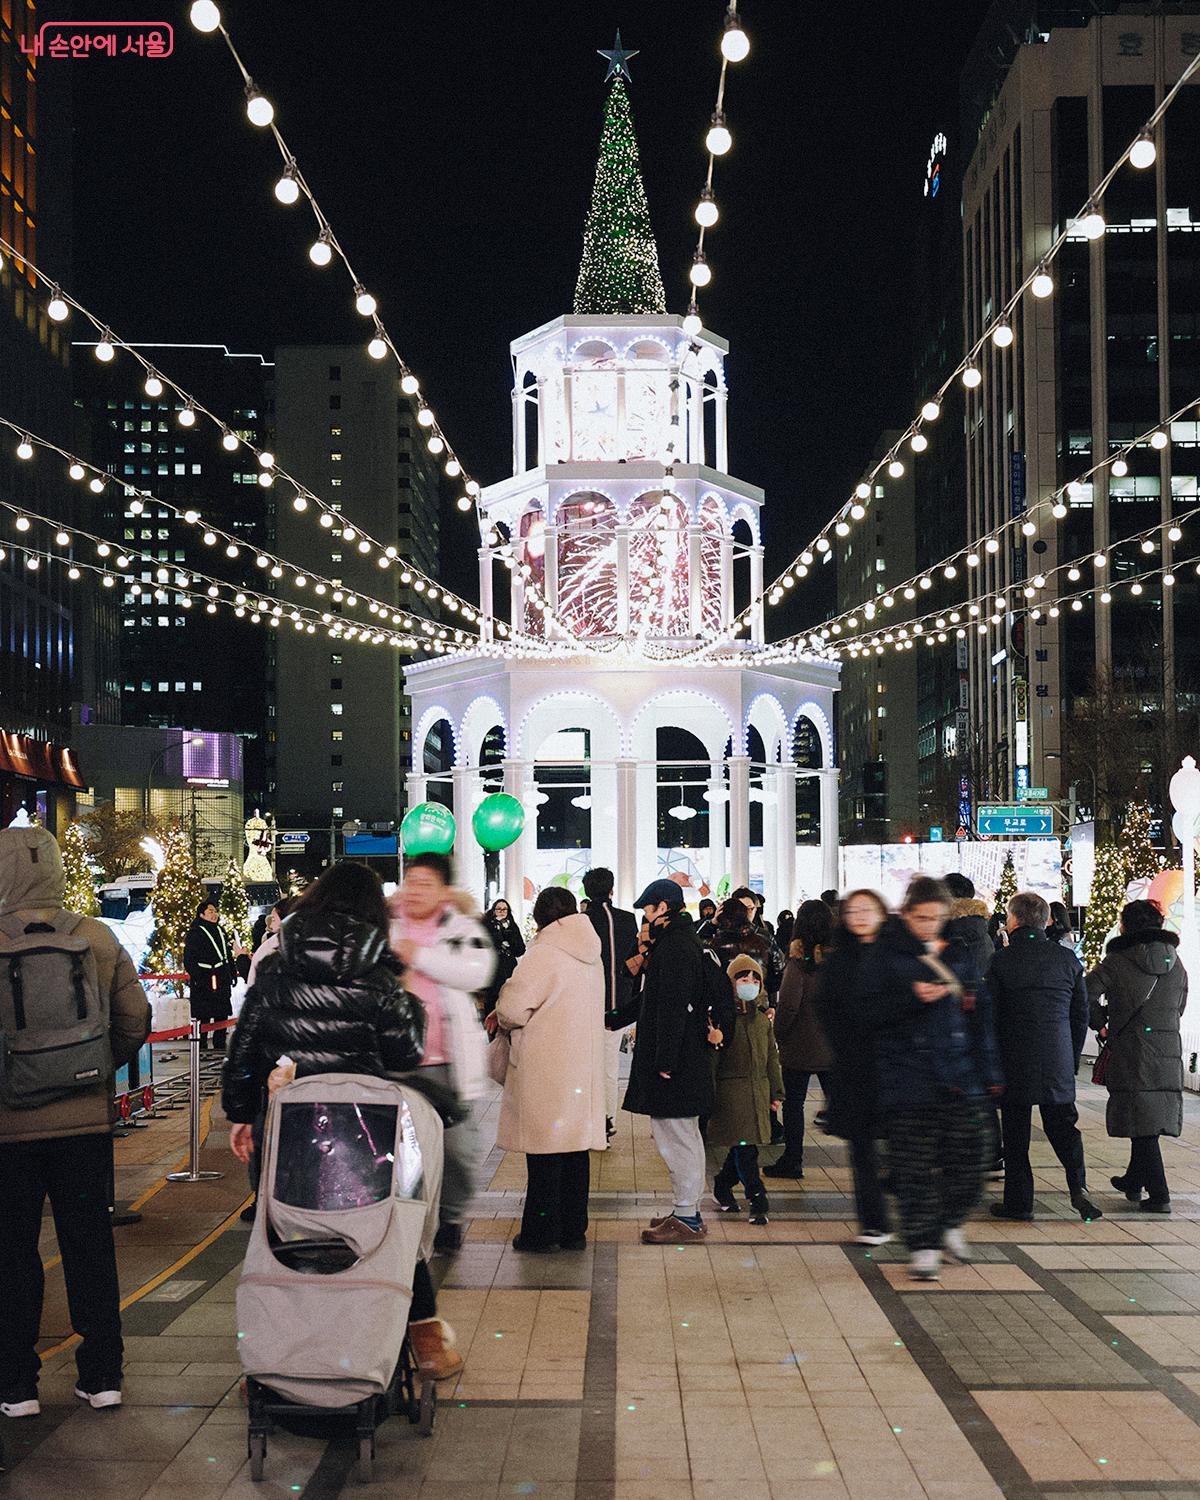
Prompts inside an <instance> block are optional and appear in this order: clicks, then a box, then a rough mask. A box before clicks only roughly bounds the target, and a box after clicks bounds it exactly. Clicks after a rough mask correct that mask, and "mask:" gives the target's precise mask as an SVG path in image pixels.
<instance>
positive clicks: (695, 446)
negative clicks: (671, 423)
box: [686, 375, 705, 464]
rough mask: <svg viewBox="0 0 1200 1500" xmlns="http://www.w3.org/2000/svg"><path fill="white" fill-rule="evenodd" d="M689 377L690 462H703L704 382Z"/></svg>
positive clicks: (688, 422) (691, 376)
mask: <svg viewBox="0 0 1200 1500" xmlns="http://www.w3.org/2000/svg"><path fill="white" fill-rule="evenodd" d="M686 378H687V424H688V463H690V464H702V463H703V462H704V459H705V453H704V382H703V381H701V380H697V378H696V377H695V376H694V375H689V376H687V377H686Z"/></svg>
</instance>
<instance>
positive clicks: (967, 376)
mask: <svg viewBox="0 0 1200 1500" xmlns="http://www.w3.org/2000/svg"><path fill="white" fill-rule="evenodd" d="M982 380H983V376H982V375H981V374H980V373H979V366H978V365H977V364H976V363H975V361H974V360H973V359H969V360H968V361H967V363H966V364H965V365H964V366H963V372H962V383H963V385H965V386H966V388H967V390H969V391H973V390H975V389H976V387H977V386H978V385H980V384H981V382H982Z"/></svg>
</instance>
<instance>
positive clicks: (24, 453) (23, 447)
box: [17, 437, 33, 462]
mask: <svg viewBox="0 0 1200 1500" xmlns="http://www.w3.org/2000/svg"><path fill="white" fill-rule="evenodd" d="M17 457H18V458H20V459H23V460H25V461H26V462H28V460H29V459H31V458H32V457H33V444H32V443H31V442H30V441H29V439H28V438H27V437H23V438H22V439H21V441H20V442H19V443H18V444H17Z"/></svg>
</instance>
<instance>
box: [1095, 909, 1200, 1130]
mask: <svg viewBox="0 0 1200 1500" xmlns="http://www.w3.org/2000/svg"><path fill="white" fill-rule="evenodd" d="M1178 948H1179V938H1178V937H1177V936H1176V935H1175V933H1173V932H1164V931H1159V930H1151V931H1150V932H1132V933H1126V934H1122V936H1120V937H1115V938H1113V940H1112V942H1111V943H1109V945H1108V949H1107V952H1106V953H1105V956H1104V959H1103V960H1102V962H1101V963H1100V964H1099V965H1097V967H1096V968H1094V969H1093V970H1092V972H1091V973H1090V974H1089V975H1088V977H1087V988H1088V997H1089V999H1090V1000H1091V1007H1092V1025H1093V1026H1094V1027H1095V1028H1096V1029H1097V1030H1099V1029H1100V1027H1101V1026H1107V1027H1108V1040H1109V1044H1110V1045H1111V1047H1112V1052H1111V1054H1110V1056H1109V1062H1108V1076H1107V1078H1106V1079H1105V1084H1106V1086H1107V1088H1108V1110H1107V1113H1106V1116H1105V1123H1106V1125H1107V1127H1108V1133H1109V1135H1111V1136H1127V1137H1130V1138H1132V1137H1133V1136H1140V1135H1179V1134H1180V1133H1181V1131H1182V1130H1183V1047H1182V1044H1181V1042H1180V1039H1179V1018H1180V1016H1182V1015H1183V1011H1184V1007H1185V1006H1186V1005H1187V984H1188V981H1187V970H1186V969H1185V968H1184V967H1183V964H1182V962H1181V961H1180V958H1179V953H1178ZM1139 1007H1141V1009H1140V1011H1139Z"/></svg>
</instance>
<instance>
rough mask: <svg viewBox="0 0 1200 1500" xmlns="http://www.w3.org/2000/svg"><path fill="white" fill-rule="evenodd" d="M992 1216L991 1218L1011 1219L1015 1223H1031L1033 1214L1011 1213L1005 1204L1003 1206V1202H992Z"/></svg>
mask: <svg viewBox="0 0 1200 1500" xmlns="http://www.w3.org/2000/svg"><path fill="white" fill-rule="evenodd" d="M992 1218H993V1219H1012V1220H1013V1221H1014V1222H1015V1223H1017V1224H1032V1223H1033V1215H1032V1214H1017V1213H1012V1212H1010V1210H1009V1209H1007V1208H1005V1206H1004V1204H1003V1203H993V1204H992Z"/></svg>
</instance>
